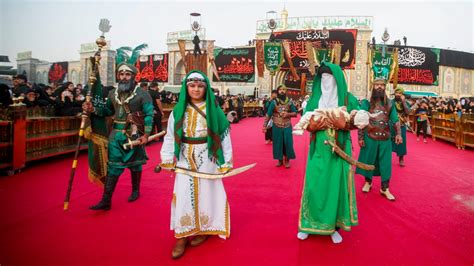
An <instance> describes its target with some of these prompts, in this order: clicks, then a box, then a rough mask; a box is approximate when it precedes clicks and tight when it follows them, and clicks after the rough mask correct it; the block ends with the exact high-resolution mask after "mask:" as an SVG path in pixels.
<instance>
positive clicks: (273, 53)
mask: <svg viewBox="0 0 474 266" xmlns="http://www.w3.org/2000/svg"><path fill="white" fill-rule="evenodd" d="M263 53H264V58H265V66H266V67H267V69H268V71H270V75H275V73H276V72H277V71H278V70H280V67H281V65H283V62H284V61H283V47H282V46H281V43H278V42H267V43H265V45H264V47H263Z"/></svg>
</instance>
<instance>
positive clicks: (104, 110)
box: [83, 63, 153, 210]
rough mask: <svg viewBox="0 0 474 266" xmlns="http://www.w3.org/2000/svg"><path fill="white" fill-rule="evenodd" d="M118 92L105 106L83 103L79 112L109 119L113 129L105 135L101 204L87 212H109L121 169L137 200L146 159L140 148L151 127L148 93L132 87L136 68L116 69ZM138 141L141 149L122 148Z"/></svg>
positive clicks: (134, 198)
mask: <svg viewBox="0 0 474 266" xmlns="http://www.w3.org/2000/svg"><path fill="white" fill-rule="evenodd" d="M117 73H118V74H117V77H118V88H117V89H113V90H112V91H110V93H109V95H108V97H107V101H106V103H105V104H92V103H90V102H89V103H84V105H83V110H84V111H85V112H88V113H91V114H92V115H96V116H112V115H113V118H114V122H113V129H112V132H111V133H110V135H109V144H108V165H107V177H106V179H105V185H104V194H103V196H102V200H101V201H100V202H99V203H98V204H96V205H94V206H91V207H90V209H91V210H110V208H111V202H112V194H113V192H114V190H115V186H116V185H117V181H118V178H119V176H120V175H121V174H122V173H123V171H124V170H125V168H128V169H130V172H131V176H132V178H131V179H132V194H131V195H130V197H129V198H128V201H129V202H133V201H135V200H137V199H138V197H139V196H140V181H141V175H142V165H143V164H145V163H146V161H147V160H148V157H147V155H146V152H145V148H144V146H143V145H144V144H146V143H147V141H148V136H149V135H150V133H151V130H152V124H153V103H152V100H151V97H150V95H149V94H148V92H146V91H145V90H143V89H142V88H140V87H139V86H137V84H136V83H135V75H136V73H137V70H136V68H135V67H134V66H133V65H130V64H127V63H121V64H120V65H118V66H117ZM137 139H138V140H140V142H141V144H142V145H141V146H136V147H133V148H130V149H125V148H124V146H123V144H125V143H127V142H128V141H129V140H137Z"/></svg>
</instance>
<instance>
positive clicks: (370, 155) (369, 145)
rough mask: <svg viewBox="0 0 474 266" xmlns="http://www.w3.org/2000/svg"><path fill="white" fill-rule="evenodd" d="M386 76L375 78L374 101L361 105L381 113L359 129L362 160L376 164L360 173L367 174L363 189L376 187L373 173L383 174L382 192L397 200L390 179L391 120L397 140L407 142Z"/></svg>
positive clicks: (366, 101) (388, 197)
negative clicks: (391, 191)
mask: <svg viewBox="0 0 474 266" xmlns="http://www.w3.org/2000/svg"><path fill="white" fill-rule="evenodd" d="M385 83H386V79H385V78H383V77H380V78H376V79H375V81H374V85H373V89H372V95H371V97H370V102H369V101H368V100H364V101H362V103H361V109H362V110H366V111H368V112H369V113H371V114H374V113H380V115H378V116H375V117H371V118H370V123H369V126H368V127H367V128H365V129H364V130H359V146H360V147H361V149H360V154H359V161H360V162H362V163H366V164H371V165H375V169H374V170H372V171H368V170H363V169H360V168H357V170H356V173H357V174H361V175H363V176H364V177H365V184H364V186H363V188H362V192H364V193H368V192H369V191H370V189H371V188H372V177H373V176H381V178H382V187H381V189H380V194H381V195H382V196H384V197H386V198H387V199H388V200H390V201H394V200H395V196H393V195H392V193H390V191H389V189H388V187H389V181H390V177H391V175H392V141H391V140H390V135H391V134H390V124H392V125H393V127H394V130H395V144H400V143H402V142H403V139H402V136H401V133H400V122H399V121H398V114H397V111H396V109H395V108H393V105H392V104H391V101H390V100H389V99H388V98H387V94H386V93H385Z"/></svg>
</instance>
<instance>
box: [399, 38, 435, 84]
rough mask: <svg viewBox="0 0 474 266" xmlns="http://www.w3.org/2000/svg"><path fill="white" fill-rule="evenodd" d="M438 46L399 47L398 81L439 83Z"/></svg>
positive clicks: (403, 82)
mask: <svg viewBox="0 0 474 266" xmlns="http://www.w3.org/2000/svg"><path fill="white" fill-rule="evenodd" d="M439 54H440V50H439V49H438V48H425V47H414V46H402V47H398V67H399V69H398V83H400V84H418V85H438V73H439V58H440V57H439Z"/></svg>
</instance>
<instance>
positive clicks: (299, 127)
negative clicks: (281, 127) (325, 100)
mask: <svg viewBox="0 0 474 266" xmlns="http://www.w3.org/2000/svg"><path fill="white" fill-rule="evenodd" d="M378 114H379V113H375V114H370V113H369V112H367V111H365V110H352V112H351V113H350V114H349V113H348V112H347V108H346V107H345V106H341V107H337V108H328V109H315V110H314V111H310V112H306V113H305V114H304V115H303V116H302V117H301V119H300V121H298V123H296V125H295V126H294V127H293V135H299V136H300V135H303V133H304V131H305V129H306V128H307V127H308V125H309V121H310V119H313V120H314V121H317V120H319V119H328V118H329V117H330V116H335V117H337V118H339V117H340V116H344V118H345V119H346V122H347V123H350V121H351V117H354V126H356V127H357V128H359V129H363V128H365V127H366V126H368V125H369V119H370V118H371V117H376V116H377V115H378Z"/></svg>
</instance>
